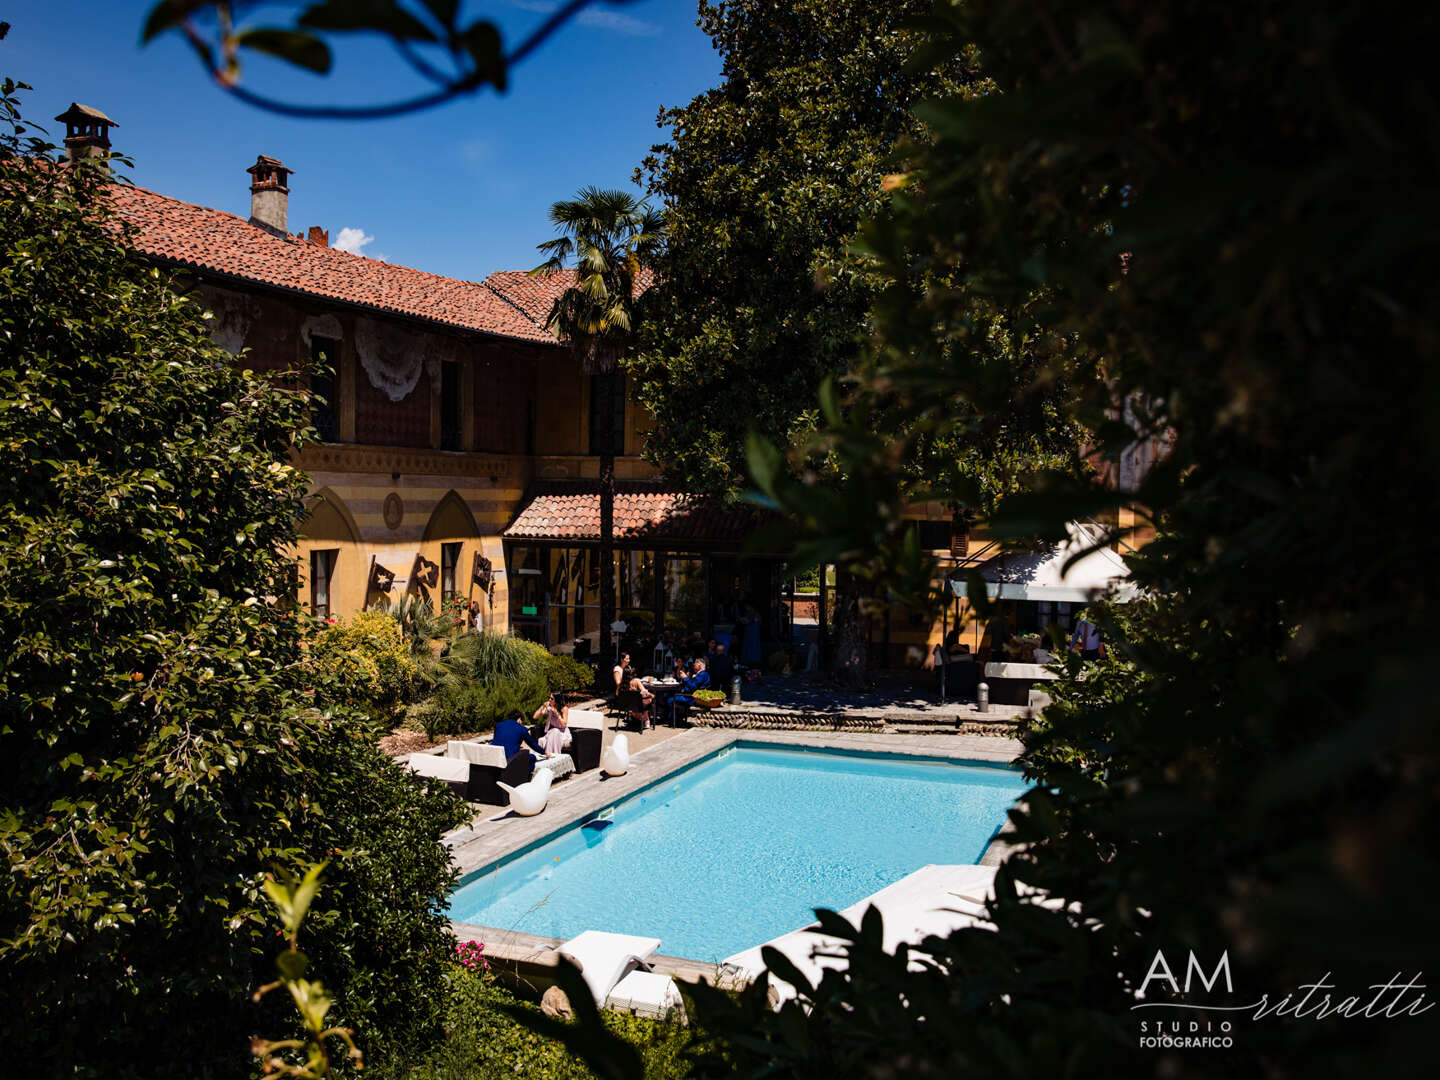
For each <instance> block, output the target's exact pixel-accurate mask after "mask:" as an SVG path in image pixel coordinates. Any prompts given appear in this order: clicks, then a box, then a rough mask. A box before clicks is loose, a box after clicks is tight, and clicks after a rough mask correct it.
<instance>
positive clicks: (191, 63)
mask: <svg viewBox="0 0 1440 1080" xmlns="http://www.w3.org/2000/svg"><path fill="white" fill-rule="evenodd" d="M151 6H152V0H144V2H139V0H9V2H7V3H6V4H5V6H4V10H0V18H3V19H4V20H5V21H7V22H9V23H10V24H11V29H10V36H9V37H8V38H7V39H5V40H4V41H3V42H0V74H4V75H9V76H11V77H12V78H15V79H19V80H21V81H23V82H27V83H30V84H31V85H32V86H33V87H34V88H35V90H34V92H33V93H28V94H25V95H24V97H23V99H22V100H23V106H22V110H23V112H24V115H25V117H26V119H27V120H36V121H40V122H41V123H43V124H45V125H46V127H47V128H48V130H49V134H50V136H51V138H52V139H53V141H55V142H59V141H60V137H61V136H63V134H64V132H63V129H62V125H57V124H54V123H53V122H51V120H50V118H51V117H53V116H55V115H56V114H57V113H60V112H63V111H64V109H65V108H66V107H67V106H68V105H69V104H70V102H71V101H79V102H82V103H84V104H86V105H92V106H94V107H95V108H98V109H100V110H102V111H103V112H105V113H107V114H108V115H109V116H111V117H112V118H113V119H115V120H116V121H117V122H118V123H119V125H120V126H119V128H118V129H117V130H116V131H115V132H114V133H113V135H112V139H113V142H114V144H115V149H117V150H119V151H122V152H124V153H125V154H127V155H129V156H130V157H131V158H133V159H134V161H135V168H134V170H133V172H132V173H131V177H132V179H133V180H134V181H135V182H136V183H137V184H139V185H141V186H142V187H148V188H151V189H152V190H155V191H159V192H161V193H163V194H166V195H172V196H174V197H176V198H179V199H184V200H186V201H187V202H193V203H199V204H201V205H204V206H213V207H215V208H216V209H219V210H226V211H229V212H231V213H234V214H239V215H241V216H242V217H244V216H248V215H249V212H250V192H249V182H250V178H249V177H248V176H247V175H246V174H245V169H246V168H248V167H249V166H250V165H253V164H254V162H255V156H256V155H257V154H268V155H270V156H271V157H277V158H280V159H281V160H282V161H283V162H285V164H286V165H288V166H289V167H290V168H292V169H294V170H295V175H294V176H293V177H292V178H291V182H290V217H289V225H290V231H291V232H303V231H304V230H305V229H306V228H307V227H308V226H311V225H319V226H320V227H322V228H325V229H328V230H330V239H331V243H332V244H333V243H335V242H336V241H337V240H339V239H340V236H341V232H342V230H347V229H348V230H357V231H358V232H352V233H350V234H348V235H349V236H350V237H351V238H352V240H354V239H355V238H357V237H371V238H372V239H371V240H370V241H369V242H368V243H364V244H361V245H359V246H358V250H359V251H360V252H361V253H362V254H365V255H369V256H375V257H383V258H385V259H388V260H389V261H391V262H396V263H402V264H404V265H406V266H413V267H416V268H418V269H421V270H428V271H431V272H433V273H439V274H447V275H450V276H452V277H459V278H467V279H470V280H478V279H480V278H483V277H484V276H485V275H486V274H488V273H490V272H491V271H494V270H517V269H529V268H530V267H532V266H534V265H535V264H536V262H537V261H538V256H537V254H536V252H535V245H536V244H538V243H540V242H541V241H543V240H546V239H549V238H550V236H551V235H552V232H551V226H550V225H549V223H548V221H547V220H546V211H547V210H548V209H549V206H550V204H551V203H552V202H555V201H556V200H557V199H563V198H569V197H570V196H572V195H573V194H574V193H575V191H576V190H577V189H578V188H580V187H581V186H583V185H586V184H595V185H597V186H601V187H620V188H625V189H626V190H630V191H634V192H635V193H636V194H637V195H638V194H639V189H637V188H635V187H633V186H631V184H630V174H631V172H632V171H633V169H634V168H635V166H636V165H638V164H639V162H640V159H641V158H642V157H643V156H644V155H645V154H646V153H647V152H648V151H649V148H650V146H651V145H652V144H653V143H656V142H659V141H662V139H663V137H664V134H665V133H664V132H663V131H662V130H661V129H659V128H657V127H656V126H655V117H656V114H657V112H658V111H659V109H660V107H661V106H662V105H665V106H668V105H679V104H683V103H685V102H687V101H689V100H690V99H691V98H692V97H694V96H695V95H696V94H698V93H701V92H702V91H704V90H706V89H708V88H709V87H711V86H714V85H716V84H717V83H718V82H719V72H720V62H719V57H718V55H717V54H716V53H715V51H714V50H713V49H712V48H711V46H710V40H709V39H708V38H707V37H706V36H705V35H704V34H703V33H701V31H700V30H699V29H698V28H697V27H696V26H695V4H694V2H693V0H636V2H633V3H626V4H617V5H614V6H609V5H605V4H596V5H594V6H592V7H591V8H589V9H587V11H586V13H585V14H584V15H583V16H582V18H581V20H580V21H578V22H572V23H571V24H569V25H568V26H566V27H565V28H564V29H562V30H561V31H560V32H559V33H558V34H557V35H555V36H554V37H552V38H551V39H550V40H549V41H548V42H547V43H546V44H545V45H544V46H543V47H542V48H541V50H540V51H539V52H538V53H536V54H535V55H534V56H533V57H532V58H531V59H529V60H528V61H526V62H525V63H524V64H522V65H521V66H520V67H518V68H516V69H515V70H514V71H513V72H512V75H511V81H510V88H509V90H508V92H507V93H505V94H503V95H500V94H496V93H495V92H494V91H492V90H489V89H486V90H482V91H481V92H480V93H479V94H476V95H473V96H471V97H469V98H466V99H463V100H461V101H458V102H452V103H450V104H448V105H446V106H443V107H441V108H439V109H435V110H432V111H430V112H427V113H420V114H415V115H411V116H409V117H401V118H397V119H393V120H382V121H358V122H357V121H349V122H335V121H318V120H292V119H288V118H285V117H280V116H275V115H272V114H269V113H265V112H261V111H259V110H257V109H254V108H251V107H250V106H247V105H243V104H241V103H239V102H237V101H234V100H233V99H231V98H229V97H228V96H226V95H225V94H224V92H223V91H221V90H219V89H218V88H216V87H215V86H213V85H211V84H210V82H209V80H208V77H207V76H206V74H205V72H204V71H203V70H202V69H201V67H200V65H199V63H198V62H197V61H196V59H195V57H194V55H193V54H192V53H191V52H190V50H189V47H188V46H187V45H186V44H185V43H184V41H183V40H182V39H180V38H179V37H178V36H176V35H167V36H166V37H163V38H161V39H158V40H156V41H154V42H152V43H151V44H150V45H148V46H146V47H144V48H141V46H140V44H139V40H140V27H141V24H142V23H143V21H144V18H145V15H146V13H147V12H148V11H149V9H150V7H151ZM553 7H554V3H553V0H493V2H491V3H487V4H474V3H467V4H465V5H464V8H463V12H464V16H465V17H466V18H467V19H468V18H473V17H476V16H479V15H486V16H488V17H489V18H491V19H492V20H493V21H495V22H496V23H498V24H499V25H500V27H501V30H502V33H503V35H504V39H505V41H506V42H507V43H513V42H515V41H518V40H519V39H520V38H521V37H523V36H524V35H525V34H526V33H527V32H528V31H529V30H530V29H532V28H534V27H535V26H536V25H538V24H539V23H540V22H541V21H542V20H543V19H544V18H545V14H546V13H547V12H548V11H550V10H553ZM271 21H274V20H271ZM331 43H332V47H333V48H334V52H335V57H336V63H335V67H334V69H333V70H332V72H331V74H330V75H329V76H327V77H323V78H322V77H317V76H313V75H308V74H305V73H303V72H300V71H298V70H295V69H291V68H289V67H287V66H286V65H283V64H279V63H277V62H274V61H269V60H266V59H265V58H263V57H254V58H251V59H248V60H247V61H246V69H245V74H244V81H245V84H246V85H247V86H249V87H251V88H253V89H255V90H257V91H264V92H267V93H269V94H270V95H271V96H275V97H283V98H286V99H288V100H295V101H306V102H314V103H327V104H328V103H356V104H358V103H363V102H368V101H373V100H376V99H377V98H378V99H380V100H390V99H393V98H399V97H406V96H410V94H412V93H414V92H416V91H417V90H419V89H421V88H422V86H423V84H421V83H420V82H419V81H418V80H417V79H416V78H415V76H414V75H413V74H412V73H411V72H410V71H409V69H408V68H407V67H405V65H404V64H403V63H401V62H400V61H399V60H398V59H397V58H395V57H394V55H393V53H391V52H390V51H389V50H388V49H387V48H386V47H385V46H384V45H383V44H382V43H381V42H379V41H378V40H376V39H373V38H363V37H355V36H350V37H345V38H339V37H332V38H331ZM353 247H354V245H353V244H352V248H353Z"/></svg>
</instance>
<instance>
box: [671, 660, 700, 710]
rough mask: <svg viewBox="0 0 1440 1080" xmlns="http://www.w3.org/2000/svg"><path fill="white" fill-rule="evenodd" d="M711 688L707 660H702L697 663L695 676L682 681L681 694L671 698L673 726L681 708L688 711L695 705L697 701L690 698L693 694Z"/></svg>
mask: <svg viewBox="0 0 1440 1080" xmlns="http://www.w3.org/2000/svg"><path fill="white" fill-rule="evenodd" d="M709 686H710V673H709V672H708V671H706V670H705V660H704V659H703V658H701V659H699V660H696V661H695V674H694V675H691V676H690V677H689V678H688V679H684V680H682V681H681V683H680V691H679V693H677V694H674V695H673V696H672V697H671V698H670V722H671V723H672V724H673V723H675V719H676V714H677V713H678V712H679V709H680V706H682V705H683V706H685V708H686V709H688V708H689V707H690V706H691V705H693V704H695V699H694V698H693V697H691V696H690V695H691V694H693V693H694V692H695V691H696V690H705V689H708V688H709Z"/></svg>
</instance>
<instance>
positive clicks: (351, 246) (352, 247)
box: [330, 226, 375, 255]
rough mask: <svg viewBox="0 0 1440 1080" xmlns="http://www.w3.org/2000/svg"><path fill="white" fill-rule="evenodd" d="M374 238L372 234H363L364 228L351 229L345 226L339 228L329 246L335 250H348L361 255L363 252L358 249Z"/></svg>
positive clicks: (352, 253)
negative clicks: (338, 233) (337, 233)
mask: <svg viewBox="0 0 1440 1080" xmlns="http://www.w3.org/2000/svg"><path fill="white" fill-rule="evenodd" d="M374 239H375V237H373V236H367V235H365V230H364V229H352V228H349V227H348V226H347V227H346V228H343V229H341V230H340V235H339V236H337V237H336V238H335V243H333V244H331V245H330V246H331V247H333V248H334V249H335V250H336V251H348V252H349V253H350V254H351V255H363V254H365V253H364V252H363V251H362V250H360V249H361V248H363V247H364V246H365V245H366V244H368V243H370V241H372V240H374Z"/></svg>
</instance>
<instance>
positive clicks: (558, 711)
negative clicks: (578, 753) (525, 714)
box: [531, 693, 570, 755]
mask: <svg viewBox="0 0 1440 1080" xmlns="http://www.w3.org/2000/svg"><path fill="white" fill-rule="evenodd" d="M531 719H532V720H540V719H544V721H545V734H544V735H542V736H540V745H541V746H542V747H544V748H545V753H546V754H547V755H550V754H560V753H563V752H564V751H565V748H566V747H568V746H569V745H570V731H569V726H570V706H569V705H562V704H561V703H560V695H559V694H558V693H555V694H551V695H550V696H549V697H548V698H546V699H545V703H544V704H543V705H541V706H540V707H539V708H538V709H536V710H535V715H534V716H533V717H531Z"/></svg>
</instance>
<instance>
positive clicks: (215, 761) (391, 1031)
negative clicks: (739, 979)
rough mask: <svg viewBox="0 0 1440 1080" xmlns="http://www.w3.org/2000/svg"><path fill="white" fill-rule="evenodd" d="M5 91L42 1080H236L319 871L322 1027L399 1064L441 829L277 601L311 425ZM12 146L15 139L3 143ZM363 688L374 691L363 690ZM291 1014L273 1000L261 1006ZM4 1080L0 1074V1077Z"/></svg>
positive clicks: (289, 393)
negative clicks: (305, 874) (318, 868)
mask: <svg viewBox="0 0 1440 1080" xmlns="http://www.w3.org/2000/svg"><path fill="white" fill-rule="evenodd" d="M13 90H14V86H13V84H10V83H8V82H7V83H6V85H5V87H4V89H3V91H0V121H3V119H5V118H7V117H8V120H9V125H8V128H9V130H8V131H7V130H0V252H3V256H0V258H3V266H4V272H3V273H0V328H3V333H0V404H3V407H0V475H3V476H4V477H5V478H6V483H5V484H4V485H0V717H3V721H0V850H3V852H4V857H5V863H6V870H7V873H6V874H5V875H4V876H3V877H0V964H3V970H4V994H5V1000H6V1002H7V1003H8V1005H9V1008H7V1010H6V1016H5V1020H6V1021H7V1022H6V1023H5V1024H4V1032H5V1054H6V1058H5V1060H6V1061H9V1062H10V1063H11V1064H12V1065H14V1066H15V1067H16V1068H17V1069H18V1070H20V1071H23V1072H25V1073H28V1074H29V1075H33V1076H57V1075H66V1076H72V1077H94V1076H101V1075H103V1076H107V1077H128V1076H144V1077H147V1078H148V1077H166V1076H182V1075H183V1076H213V1077H225V1076H248V1075H251V1068H252V1065H253V1061H252V1059H251V1058H250V1057H249V1055H248V1054H247V1052H246V1047H245V1038H246V1036H247V1035H249V1034H250V1033H252V1032H255V1031H269V1030H271V1029H272V1027H273V1024H272V1023H271V1020H272V1019H273V1016H272V1015H271V1013H272V1012H273V1010H274V1009H275V1008H276V1007H277V1006H275V1005H272V1004H271V1003H270V1002H269V1001H267V1002H265V1003H264V1004H262V1005H260V1006H256V1005H254V1004H252V1002H251V1000H250V992H251V991H253V990H254V989H255V988H256V987H257V986H259V985H261V984H263V983H265V982H268V981H269V980H270V978H271V976H272V971H273V969H272V967H271V960H272V958H273V952H274V947H275V945H276V940H275V937H274V930H273V928H271V927H270V926H269V925H268V924H267V922H266V920H265V919H264V901H263V898H262V896H261V892H260V877H259V873H258V868H262V867H267V866H276V865H278V866H286V865H288V866H291V867H294V866H298V865H302V864H304V863H306V862H309V861H311V860H312V859H325V858H328V859H330V871H329V872H330V885H329V886H328V887H327V890H326V894H325V898H324V901H323V907H324V908H325V909H326V910H325V911H318V910H312V912H311V913H310V923H309V924H308V925H310V926H311V927H312V935H313V936H312V937H311V938H310V942H311V944H312V954H313V958H314V960H315V962H316V965H317V967H316V970H317V971H323V972H324V977H325V984H326V986H327V987H328V988H330V989H332V990H333V991H334V992H335V995H336V1005H335V1007H334V1009H333V1010H332V1012H331V1022H333V1023H335V1024H337V1025H346V1024H351V1023H353V1024H354V1025H355V1026H356V1027H358V1028H360V1029H361V1030H362V1031H363V1032H364V1033H365V1034H366V1036H367V1038H368V1040H369V1041H370V1042H371V1044H372V1045H374V1044H379V1045H382V1046H385V1045H388V1046H391V1047H396V1048H413V1046H415V1045H417V1044H418V1043H421V1042H423V1041H426V1040H428V1039H429V1038H430V1037H431V1036H432V1035H433V1034H434V1033H435V1031H436V1029H437V1028H438V1021H439V1020H440V1019H441V1016H440V1010H441V1009H442V1008H443V1005H442V1004H441V1003H438V1002H437V1001H436V998H435V995H434V988H435V986H436V985H437V984H438V982H439V979H440V976H441V974H442V973H443V968H444V962H443V961H444V957H445V956H446V955H448V952H449V950H450V948H451V947H452V946H451V945H450V940H452V939H450V938H449V931H448V925H447V923H446V920H445V913H444V909H443V907H442V906H441V905H442V900H443V897H444V896H445V894H446V892H447V890H448V889H449V887H450V885H451V884H452V882H453V874H452V871H451V869H450V864H449V860H448V855H447V853H446V852H445V850H444V849H443V848H442V847H441V846H440V844H439V843H438V839H439V836H440V833H441V832H442V831H443V829H445V828H447V827H449V826H450V825H452V824H455V823H456V822H455V819H456V813H457V811H456V803H455V800H453V799H450V798H449V797H448V796H444V795H441V794H440V793H438V792H435V791H433V790H432V789H430V788H428V787H426V786H423V785H421V784H420V783H418V782H417V781H415V780H414V779H412V778H409V777H407V776H406V775H405V774H404V773H403V772H402V771H401V770H400V769H399V767H397V766H395V765H394V764H392V763H390V762H389V761H388V760H387V759H385V757H384V755H382V754H381V753H380V752H379V750H378V749H377V748H376V747H375V736H376V734H377V733H376V730H375V728H374V726H373V725H371V724H369V723H366V722H364V720H363V718H359V717H352V716H348V715H346V714H344V713H342V712H340V711H339V710H336V709H333V708H332V707H331V705H332V700H333V698H332V689H333V683H334V680H333V679H331V678H330V677H329V676H328V675H325V674H324V673H321V674H322V677H321V678H319V679H318V680H317V679H316V678H315V674H316V671H317V665H316V664H315V663H313V661H312V659H311V658H310V657H309V656H308V654H307V651H306V648H305V644H306V642H305V636H306V633H307V630H306V624H307V623H308V620H305V619H301V618H297V617H296V616H295V613H294V612H293V611H291V610H287V609H286V608H285V607H284V606H282V605H278V604H272V603H269V602H267V601H266V598H267V597H273V596H282V595H285V594H286V593H287V591H288V589H289V587H290V584H291V582H292V581H293V577H292V576H291V574H292V571H293V569H294V563H293V561H292V560H291V558H290V557H289V556H287V555H286V554H285V552H286V551H287V550H288V551H293V550H294V547H295V544H296V542H297V536H296V523H297V522H299V521H300V520H302V517H303V514H304V511H305V506H306V490H307V487H308V481H307V479H306V477H305V476H304V475H303V474H301V473H299V472H298V471H297V470H295V468H294V467H293V466H292V464H291V462H292V461H293V455H294V451H295V448H296V446H297V445H303V444H304V443H305V442H306V440H307V428H306V423H307V420H306V416H307V413H308V408H309V402H308V398H307V395H305V394H303V393H300V392H297V391H293V390H287V389H284V388H283V386H282V385H279V384H276V383H272V382H270V381H269V380H267V379H262V378H259V377H257V376H255V375H254V374H253V373H250V372H247V371H244V370H241V368H240V367H238V366H237V365H236V364H235V362H234V358H233V357H231V356H230V355H229V354H228V353H226V352H225V351H224V350H223V349H221V348H220V347H218V346H217V345H215V344H214V342H213V341H212V339H211V336H210V326H209V324H208V323H207V321H206V318H205V316H204V315H203V313H202V312H201V311H200V309H199V308H198V307H197V306H196V305H195V304H194V303H193V302H192V301H190V300H189V299H187V298H186V296H185V294H184V293H183V292H182V291H180V290H179V289H177V288H175V287H174V286H173V285H172V283H171V282H170V280H169V279H168V277H167V276H166V275H164V274H162V273H160V272H159V271H157V270H155V269H154V268H151V267H148V266H144V265H141V264H139V263H137V262H135V261H133V260H132V258H131V256H130V253H129V251H128V249H127V247H126V241H125V234H124V230H123V229H122V228H121V227H120V226H119V225H118V224H117V222H116V221H115V219H114V217H113V216H112V215H111V214H110V213H109V211H108V209H107V199H106V196H105V193H106V190H107V188H106V186H105V184H106V183H107V178H106V177H105V175H104V174H103V173H102V172H101V171H100V170H98V169H96V168H94V167H93V166H90V165H83V164H82V165H81V166H80V167H78V168H75V169H59V168H56V167H54V165H53V164H51V163H50V162H51V161H52V160H53V159H50V158H48V157H47V156H46V155H47V154H49V153H53V148H50V149H48V150H47V148H45V147H43V146H38V145H35V144H34V143H31V142H30V141H29V140H22V139H21V138H20V137H19V135H18V133H17V132H16V131H15V130H14V129H15V126H16V125H17V124H18V113H17V108H16V104H15V101H14V98H13ZM0 127H4V125H3V123H0ZM376 677H377V678H379V679H381V680H382V681H383V680H384V679H386V678H388V677H389V676H388V675H387V674H386V673H385V672H384V671H382V670H381V666H380V665H377V668H376ZM276 996H278V995H272V997H276ZM7 1070H8V1066H7Z"/></svg>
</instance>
